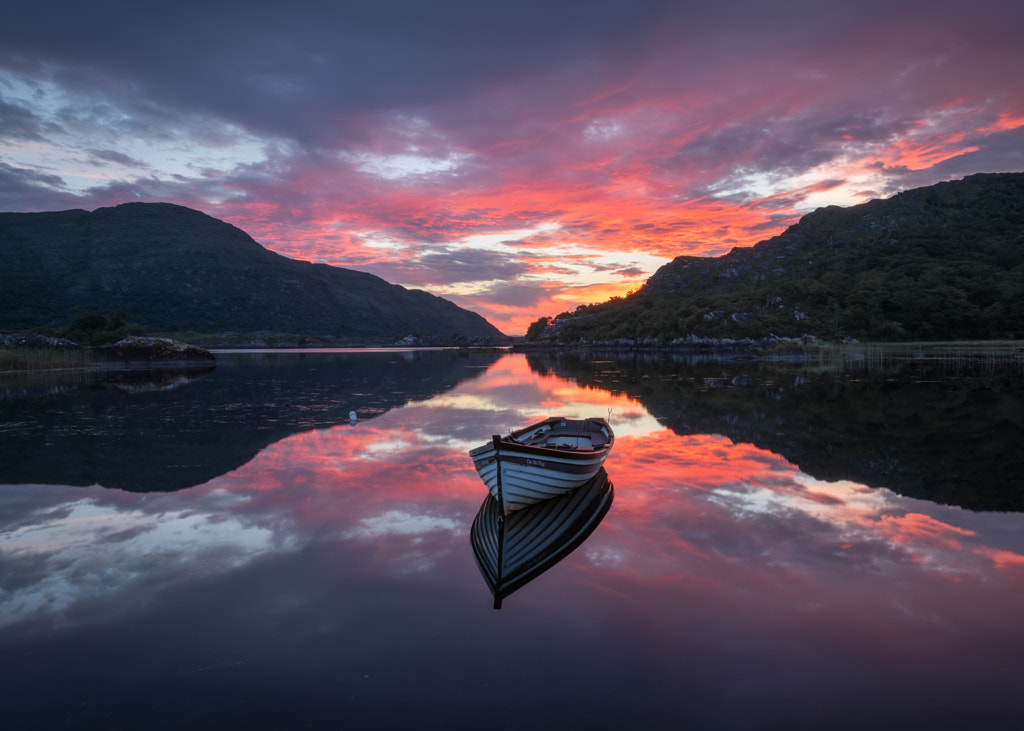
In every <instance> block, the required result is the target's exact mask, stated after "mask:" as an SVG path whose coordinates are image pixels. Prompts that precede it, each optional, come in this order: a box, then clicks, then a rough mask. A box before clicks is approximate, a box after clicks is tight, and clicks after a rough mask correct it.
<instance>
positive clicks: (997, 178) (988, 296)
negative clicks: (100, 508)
mask: <svg viewBox="0 0 1024 731" xmlns="http://www.w3.org/2000/svg"><path fill="white" fill-rule="evenodd" d="M770 335H776V336H780V337H801V336H803V335H813V336H815V337H817V338H823V339H828V340H841V339H843V338H857V339H861V340H865V339H866V340H894V341H899V340H951V339H958V338H962V339H988V338H1013V337H1018V338H1019V337H1024V174H1021V173H1007V174H981V175H972V176H970V177H968V178H965V179H964V180H960V181H955V182H947V183H939V184H938V185H934V186H930V187H927V188H918V189H915V190H910V191H906V192H904V193H900V194H898V195H896V196H893V197H892V198H889V199H885V200H873V201H870V202H868V203H864V204H861V205H858V206H853V207H851V208H840V207H837V206H830V207H828V208H822V209H818V210H816V211H814V212H813V213H810V214H808V215H806V216H804V217H803V218H802V219H801V220H800V222H799V223H797V224H796V225H794V226H791V227H790V228H789V229H787V230H786V231H785V232H784V233H782V234H780V235H779V236H776V237H774V238H771V239H768V240H767V241H762V242H760V243H758V244H757V245H755V246H753V247H750V248H737V249H733V250H732V251H731V252H729V253H728V254H726V255H724V256H720V257H717V258H700V257H692V256H682V257H679V258H677V259H675V260H674V261H672V262H671V263H669V264H666V265H665V266H663V267H662V268H661V269H659V270H658V271H657V272H656V273H655V274H654V275H653V276H652V277H651V278H650V279H649V280H648V281H647V282H646V283H645V284H644V286H643V287H642V288H640V289H639V291H637V292H635V293H633V294H631V295H629V296H627V297H624V298H613V299H612V300H610V301H608V302H605V303H602V304H598V305H584V306H581V307H579V308H577V309H576V310H575V311H574V312H565V313H562V314H560V315H558V316H557V317H555V318H552V319H548V318H542V319H541V320H539V321H537V322H535V323H534V324H533V325H531V327H530V330H529V332H528V334H527V339H528V340H532V341H534V342H550V343H580V342H590V343H593V342H610V341H616V340H619V341H631V342H641V343H643V342H646V343H647V344H666V343H670V342H672V341H676V342H681V341H684V340H686V339H690V340H693V339H695V338H736V339H739V338H754V339H758V338H765V337H768V336H770Z"/></svg>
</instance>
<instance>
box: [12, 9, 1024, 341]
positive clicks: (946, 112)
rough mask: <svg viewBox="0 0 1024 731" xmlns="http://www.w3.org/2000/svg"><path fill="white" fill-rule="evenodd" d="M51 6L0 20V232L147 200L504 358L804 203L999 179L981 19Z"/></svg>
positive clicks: (1003, 48)
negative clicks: (452, 315)
mask: <svg viewBox="0 0 1024 731" xmlns="http://www.w3.org/2000/svg"><path fill="white" fill-rule="evenodd" d="M53 5H54V4H53V3H39V2H26V1H23V0H12V1H11V2H9V3H6V4H5V6H4V9H2V10H0V184H2V185H0V207H2V208H3V209H4V210H25V211H29V210H52V209H58V208H69V207H77V208H95V207H98V206H106V205H115V204H117V203H121V202H125V201H129V200H166V201H172V202H176V203H180V204H183V205H188V206H192V207H195V208H198V209H200V210H203V211H205V212H207V213H209V214H211V215H214V216H217V217H220V218H224V219H225V220H228V221H230V222H231V223H233V224H235V225H237V226H239V227H241V228H243V229H244V230H246V231H248V232H249V233H251V234H252V235H253V236H254V237H255V238H256V239H257V240H258V241H260V242H261V243H262V244H264V245H265V246H268V247H269V248H272V249H274V250H276V251H279V252H281V253H283V254H285V255H287V256H292V257H296V258H302V259H307V260H314V261H324V262H328V263H331V264H336V265H340V266H348V267H352V268H357V269H362V270H365V271H370V272H372V273H375V274H378V275H379V276H383V277H385V278H386V279H388V280H389V281H394V282H396V283H399V284H403V285H407V286H415V287H420V288H425V289H428V290H430V291H434V292H436V293H438V294H441V295H442V296H450V297H451V298H452V299H453V300H455V301H457V302H460V304H464V305H467V306H468V305H469V304H470V303H472V304H473V305H474V307H475V308H477V309H479V310H480V311H481V312H482V313H483V314H485V315H486V316H487V317H488V318H490V319H491V320H492V321H493V322H495V324H497V325H498V326H499V327H502V328H503V329H505V330H506V331H508V332H522V330H524V329H525V326H526V325H527V324H528V323H529V321H530V320H531V319H535V318H536V317H538V316H541V315H545V314H548V315H550V314H554V313H555V312H558V311H561V310H563V309H571V308H572V307H574V306H575V305H576V304H579V303H581V302H590V301H594V299H592V297H593V296H595V295H597V294H598V293H599V292H612V291H614V292H615V293H623V292H624V291H625V290H626V289H628V288H631V287H635V286H636V283H637V282H638V281H642V280H643V279H644V278H645V277H646V276H649V275H650V273H652V272H653V271H654V270H655V269H656V268H657V267H658V266H659V265H660V264H662V263H664V262H666V261H668V260H669V259H671V258H673V257H675V256H678V255H681V254H691V255H693V254H696V255H715V254H719V253H723V252H725V251H728V250H729V249H730V248H732V247H733V246H736V245H749V244H752V243H755V242H756V241H758V240H760V239H763V238H767V237H769V236H771V235H773V234H774V233H777V232H779V231H780V230H782V229H783V228H784V227H785V226H786V225H789V224H791V223H793V222H794V221H795V220H796V219H797V218H798V217H799V216H800V215H802V214H803V213H805V212H807V211H809V210H812V209H813V208H815V207H817V206H820V205H827V204H840V205H851V204H855V203H859V202H862V201H863V200H865V199H866V198H869V197H872V196H877V195H889V194H891V193H893V192H896V191H899V190H902V189H906V188H908V187H915V186H919V185H927V184H932V183H935V182H938V181H940V180H946V179H950V178H955V177H962V176H963V175H966V174H971V173H976V172H1001V171H1016V170H1021V169H1024V132H1022V130H1024V79H1022V76H1021V74H1020V71H1019V70H1020V68H1021V67H1022V65H1024V50H1022V49H1024V47H1022V45H1021V44H1020V42H1019V29H1020V28H1021V27H1024V8H1021V7H1019V6H1018V5H1015V4H1012V3H1005V2H1002V1H1001V0H980V2H978V3H975V4H973V5H971V6H970V7H968V6H965V5H963V4H962V3H953V2H945V1H940V2H935V1H934V0H929V2H924V0H909V1H908V2H899V3H892V2H885V3H883V2H874V1H870V0H869V1H868V2H863V3H857V4H855V5H854V4H843V5H841V6H837V5H835V4H822V3H818V2H810V1H807V0H785V1H784V2H779V3H761V2H753V1H752V0H740V2H735V3H721V2H712V1H711V0H707V1H703V0H691V1H689V2H678V0H672V1H669V0H664V1H661V2H658V1H644V0H636V1H634V2H629V3H626V2H617V1H615V0H612V1H611V2H599V3H594V2H587V3H584V2H576V1H565V0H563V1H560V2H545V3H540V2H520V3H516V4H515V5H509V6H506V5H496V4H493V3H478V2H468V1H466V2H463V1H457V2H456V1H450V0H449V1H447V2H437V3H429V4H424V3H419V2H412V1H411V0H407V1H405V2H389V1H387V0H378V1H377V2H373V3H370V2H347V3H338V4H329V3H318V2H296V3H292V4H289V5H287V6H284V5H281V4H279V3H268V2H263V3H261V2H247V3H240V2H239V3H235V2H218V3H214V4H211V3H201V2H198V1H191V0H186V1H185V2H182V3H179V4H177V5H176V6H175V7H174V10H173V12H170V11H167V12H163V11H158V10H155V9H150V8H148V7H146V8H144V7H142V6H139V5H138V3H131V2H127V0H105V1H104V0H100V2H97V3H90V4H82V3H72V2H63V3H61V2H58V3H56V6H57V7H56V8H54V7H53ZM543 256H547V257H549V260H548V261H544V260H543V258H542V257H543Z"/></svg>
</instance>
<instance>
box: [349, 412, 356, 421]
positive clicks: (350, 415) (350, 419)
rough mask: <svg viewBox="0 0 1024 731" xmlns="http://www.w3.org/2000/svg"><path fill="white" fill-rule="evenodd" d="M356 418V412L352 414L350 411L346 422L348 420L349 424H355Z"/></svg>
mask: <svg viewBox="0 0 1024 731" xmlns="http://www.w3.org/2000/svg"><path fill="white" fill-rule="evenodd" d="M356 418H357V417H356V412H354V411H350V412H348V420H349V421H350V422H352V423H353V424H355V423H356Z"/></svg>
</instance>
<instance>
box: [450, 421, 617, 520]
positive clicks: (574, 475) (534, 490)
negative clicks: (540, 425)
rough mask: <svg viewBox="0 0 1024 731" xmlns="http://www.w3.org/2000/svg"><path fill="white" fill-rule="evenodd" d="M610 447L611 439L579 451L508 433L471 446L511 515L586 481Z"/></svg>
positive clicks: (483, 475) (479, 471)
mask: <svg viewBox="0 0 1024 731" xmlns="http://www.w3.org/2000/svg"><path fill="white" fill-rule="evenodd" d="M524 431H526V430H524ZM609 436H610V430H609ZM610 449H611V446H610V442H609V444H608V445H607V447H606V448H603V449H593V450H580V451H576V450H572V451H570V450H559V449H553V448H540V447H531V446H529V445H524V444H519V443H515V442H512V441H510V440H509V438H507V437H506V438H505V439H504V440H501V439H498V438H495V439H493V440H492V441H491V442H490V443H489V444H485V445H483V446H481V447H478V448H476V449H474V450H472V451H471V452H470V456H472V458H473V464H474V466H475V467H476V471H477V474H479V475H480V478H481V479H482V480H483V481H484V484H485V485H486V486H487V490H488V491H489V492H490V493H491V495H493V496H494V498H495V499H496V500H498V501H499V503H500V504H501V505H502V508H503V510H504V513H505V514H506V515H508V514H509V513H511V512H512V511H515V510H520V509H522V508H525V507H527V506H528V505H533V504H536V503H538V502H541V501H542V500H550V499H551V498H556V497H558V496H560V495H564V494H565V493H567V492H569V491H570V490H575V489H576V488H578V487H580V486H581V485H583V484H585V483H586V482H587V481H588V480H590V479H592V478H593V477H594V476H595V475H596V474H597V473H598V472H599V471H600V470H601V467H602V466H603V465H604V461H605V458H606V457H607V456H608V453H609V451H610Z"/></svg>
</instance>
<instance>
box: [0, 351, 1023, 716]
mask: <svg viewBox="0 0 1024 731" xmlns="http://www.w3.org/2000/svg"><path fill="white" fill-rule="evenodd" d="M1022 382H1024V378H1022V374H1021V369H1020V368H1019V367H1016V368H1015V367H1013V366H1012V365H1011V366H1010V367H1007V368H995V367H993V366H991V365H990V366H986V367H978V368H973V367H971V368H965V367H963V366H960V367H958V368H955V369H953V368H950V367H948V365H943V364H921V363H907V364H902V365H899V364H897V365H895V366H891V367H889V368H887V369H881V370H874V371H872V370H870V369H864V368H856V367H851V368H846V369H838V370H835V369H833V370H825V371H822V370H816V369H813V368H808V367H797V366H785V367H784V366H779V367H775V368H766V367H762V368H758V367H757V366H729V365H724V364H721V363H714V362H687V361H684V360H673V359H671V358H668V357H665V356H652V357H650V358H635V357H630V358H617V357H614V356H594V355H588V356H558V357H555V356H530V357H526V356H523V355H519V354H506V353H499V352H465V351H409V352H385V353H372V352H364V353H304V354H295V353H288V354H275V353H250V354H234V355H230V354H219V355H218V366H217V368H216V370H214V371H213V372H212V373H209V374H206V375H204V376H202V377H199V378H184V377H183V378H181V379H177V380H174V381H173V382H170V383H168V382H166V381H163V382H159V383H155V382H151V383H149V385H146V384H147V382H146V381H145V380H143V381H138V380H136V381H134V382H132V383H130V384H126V383H123V382H122V383H109V382H105V381H103V380H96V381H90V382H86V383H78V384H75V386H74V387H67V388H65V387H53V386H48V387H46V388H39V389H31V388H28V389H25V388H22V389H19V390H8V391H6V392H5V398H4V399H3V400H2V401H0V657H3V658H4V666H5V670H4V682H3V684H2V686H0V703H2V705H0V707H2V708H3V713H4V718H5V721H4V726H5V727H9V728H19V729H21V728H75V729H90V728H142V727H145V728H168V729H181V728H235V727H238V728H243V727H248V728H343V727H349V728H456V729H458V728H480V727H481V726H482V727H495V728H509V729H520V728H524V727H527V726H530V727H538V728H567V727H582V726H583V725H584V724H586V725H587V726H589V727H591V728H623V727H634V728H635V727H646V728H673V729H675V728H684V727H689V728H793V727H822V726H825V725H827V726H828V727H831V728H864V727H868V726H870V727H872V728H906V727H908V726H910V727H927V728H966V727H970V728H983V727H984V728H1016V727H1019V723H1020V721H1021V719H1022V717H1024V716H1022V712H1021V710H1020V705H1019V701H1018V700H1017V693H1018V689H1019V687H1020V684H1021V681H1022V680H1024V622H1022V621H1021V617H1022V616H1024V514H1022V513H1021V512H1019V511H1020V510H1021V509H1022V500H1024V495H1022V493H1024V487H1022V484H1021V474H1022V467H1024V457H1022V454H1021V449H1022V446H1021V445H1022V444H1024V438H1022V435H1024V408H1022V404H1021V400H1022V395H1024V385H1022ZM353 410H355V411H356V412H357V415H358V419H357V421H356V422H355V423H354V424H353V423H352V422H350V420H349V416H348V415H349V412H350V411H353ZM559 414H561V415H565V416H569V417H573V418H579V417H585V416H603V417H609V416H610V419H611V423H612V425H613V427H614V428H615V431H616V436H617V443H616V447H615V450H614V452H613V453H612V455H611V457H610V458H609V460H608V462H607V463H606V468H607V474H608V478H609V480H610V481H611V482H612V483H613V484H614V503H613V504H612V507H611V509H610V510H609V511H608V513H607V514H606V515H605V516H604V518H603V520H602V521H601V522H600V524H599V525H598V526H597V528H596V529H595V530H594V531H593V533H592V534H590V535H589V537H588V538H587V539H586V541H585V542H584V543H583V544H582V545H580V546H579V547H578V548H576V550H574V551H573V552H572V553H570V554H569V555H568V557H566V558H565V559H563V560H562V561H561V562H560V563H558V564H557V565H555V566H554V567H553V568H551V569H550V570H548V571H546V572H545V573H543V574H541V575H540V576H539V577H537V578H536V579H534V580H533V581H531V582H530V583H528V584H527V585H525V586H523V587H522V588H520V589H518V590H517V591H516V592H515V593H513V594H512V595H511V596H509V597H507V598H506V599H505V600H504V602H503V605H502V608H501V609H500V610H495V609H493V608H492V605H493V602H492V597H491V595H490V592H489V590H488V587H487V585H486V584H485V582H484V580H483V578H482V576H481V574H480V572H479V570H478V569H477V566H476V564H475V562H474V557H473V554H472V552H471V550H470V541H469V531H470V526H471V524H472V521H473V517H474V516H475V515H476V513H477V510H478V509H479V508H480V505H481V503H482V501H483V499H484V496H485V488H484V486H483V483H482V482H481V481H480V480H479V478H477V476H476V474H475V472H474V471H473V467H472V463H471V461H470V460H469V458H468V454H467V453H468V450H469V449H470V448H472V447H474V446H477V445H478V444H480V443H482V442H483V441H485V440H486V439H488V438H489V437H490V435H491V434H493V433H501V432H504V431H507V430H508V429H510V428H514V427H519V426H522V425H524V424H526V423H528V422H530V421H533V420H538V419H539V418H541V417H545V416H548V415H559Z"/></svg>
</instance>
